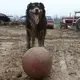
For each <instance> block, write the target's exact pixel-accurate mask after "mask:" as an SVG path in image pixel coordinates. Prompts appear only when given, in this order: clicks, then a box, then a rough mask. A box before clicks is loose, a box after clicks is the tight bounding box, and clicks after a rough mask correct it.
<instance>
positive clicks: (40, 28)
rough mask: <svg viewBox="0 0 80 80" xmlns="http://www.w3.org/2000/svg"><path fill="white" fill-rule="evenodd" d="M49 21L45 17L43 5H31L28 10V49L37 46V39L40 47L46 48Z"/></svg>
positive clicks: (36, 3) (35, 3)
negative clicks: (45, 41)
mask: <svg viewBox="0 0 80 80" xmlns="http://www.w3.org/2000/svg"><path fill="white" fill-rule="evenodd" d="M46 29H47V20H46V16H45V7H44V4H43V3H38V2H34V3H29V4H28V6H27V9H26V32H27V48H28V49H30V48H31V47H34V46H35V38H37V40H38V45H39V46H40V47H41V46H44V40H45V36H46Z"/></svg>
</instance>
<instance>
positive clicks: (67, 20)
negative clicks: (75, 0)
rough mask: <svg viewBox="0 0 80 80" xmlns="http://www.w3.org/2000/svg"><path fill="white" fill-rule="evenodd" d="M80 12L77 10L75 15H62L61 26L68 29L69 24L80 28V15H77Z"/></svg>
mask: <svg viewBox="0 0 80 80" xmlns="http://www.w3.org/2000/svg"><path fill="white" fill-rule="evenodd" d="M78 13H80V11H76V12H75V15H74V16H72V17H71V16H70V17H62V21H61V22H60V28H62V27H64V28H65V29H68V26H76V29H77V30H80V16H79V15H78V16H77V14H78Z"/></svg>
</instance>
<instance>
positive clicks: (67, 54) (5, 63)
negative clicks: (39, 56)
mask: <svg viewBox="0 0 80 80" xmlns="http://www.w3.org/2000/svg"><path fill="white" fill-rule="evenodd" d="M45 47H46V48H47V49H48V50H50V51H51V52H52V53H53V65H52V70H51V75H50V77H48V78H46V79H44V80H80V32H76V31H75V30H65V29H54V30H48V31H47V35H46V40H45ZM25 51H26V31H25V28H24V27H23V28H21V27H19V26H18V27H15V28H14V27H13V28H10V27H8V26H0V80H28V79H27V75H26V74H25V73H24V71H23V69H22V56H23V54H24V52H25Z"/></svg>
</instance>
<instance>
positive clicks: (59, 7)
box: [0, 0, 80, 17]
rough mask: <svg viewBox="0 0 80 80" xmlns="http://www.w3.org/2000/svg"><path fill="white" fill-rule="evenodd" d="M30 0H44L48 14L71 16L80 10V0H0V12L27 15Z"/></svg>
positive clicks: (40, 0)
mask: <svg viewBox="0 0 80 80" xmlns="http://www.w3.org/2000/svg"><path fill="white" fill-rule="evenodd" d="M30 2H42V3H43V4H44V6H45V10H46V15H50V16H54V17H56V16H58V17H60V16H69V14H70V13H71V14H72V15H74V11H80V0H0V13H4V14H7V15H18V16H22V15H25V11H26V8H27V5H28V4H29V3H30Z"/></svg>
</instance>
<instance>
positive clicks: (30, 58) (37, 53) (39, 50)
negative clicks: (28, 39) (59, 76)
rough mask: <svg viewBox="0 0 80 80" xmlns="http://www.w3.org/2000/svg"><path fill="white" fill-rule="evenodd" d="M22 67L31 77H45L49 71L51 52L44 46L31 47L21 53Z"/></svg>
mask: <svg viewBox="0 0 80 80" xmlns="http://www.w3.org/2000/svg"><path fill="white" fill-rule="evenodd" d="M22 67H23V70H24V72H25V73H26V74H27V75H28V76H29V77H31V78H41V77H45V76H47V75H48V74H49V73H50V71H51V67H52V56H51V53H50V52H49V51H48V50H47V49H45V48H44V47H33V48H31V49H29V50H28V51H26V53H25V54H24V55H23V58H22Z"/></svg>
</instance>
